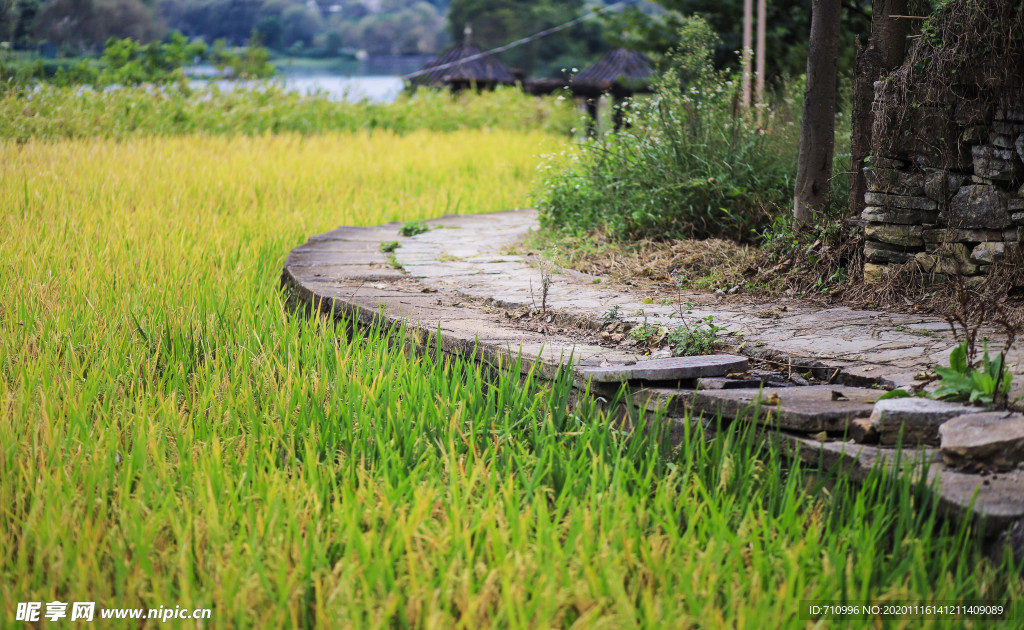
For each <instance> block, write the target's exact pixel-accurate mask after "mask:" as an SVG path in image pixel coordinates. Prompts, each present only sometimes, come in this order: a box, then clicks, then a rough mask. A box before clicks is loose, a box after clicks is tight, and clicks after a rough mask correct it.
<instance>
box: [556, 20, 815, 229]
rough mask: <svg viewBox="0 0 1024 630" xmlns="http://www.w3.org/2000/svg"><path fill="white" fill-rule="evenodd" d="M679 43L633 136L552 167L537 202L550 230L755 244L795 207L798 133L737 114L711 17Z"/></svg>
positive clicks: (643, 105) (639, 105)
mask: <svg viewBox="0 0 1024 630" xmlns="http://www.w3.org/2000/svg"><path fill="white" fill-rule="evenodd" d="M680 39H681V42H682V43H681V45H680V46H679V47H678V48H677V49H676V50H674V51H673V52H672V53H671V54H670V55H669V57H668V60H669V65H668V70H667V71H666V72H665V73H663V74H662V75H661V76H660V77H659V79H658V80H657V82H656V84H655V95H654V97H653V98H652V99H649V100H646V101H641V100H637V101H636V102H634V103H633V104H632V105H631V106H630V111H629V119H630V120H631V122H632V124H633V126H632V127H631V128H630V129H628V130H627V131H623V132H620V133H617V134H612V135H608V136H607V137H605V138H601V139H595V140H590V141H588V142H586V143H584V144H583V145H582V146H581V147H580V148H579V149H578V150H576V151H573V152H570V153H569V154H568V155H567V156H563V158H564V159H562V160H559V159H558V158H555V159H554V160H553V161H550V162H549V163H548V164H547V168H548V170H547V171H546V175H545V177H544V182H543V185H542V188H541V190H540V192H539V194H538V195H537V196H538V199H537V202H538V203H537V205H538V208H539V209H540V212H541V219H542V221H543V222H544V224H545V225H547V226H557V227H563V228H570V229H573V230H592V229H602V230H604V231H606V232H607V233H609V234H610V235H612V236H615V237H626V238H668V237H672V238H691V237H697V238H704V237H727V238H732V239H736V240H753V239H755V238H756V236H757V231H758V230H760V229H763V228H764V227H766V226H767V225H768V224H769V223H770V220H771V217H772V216H773V214H776V213H778V212H781V211H783V209H785V208H788V206H789V204H790V201H791V197H792V194H793V180H792V177H793V174H794V173H795V172H796V154H797V148H798V137H799V128H798V127H797V126H796V125H794V124H793V123H792V122H791V120H783V119H784V118H787V117H786V116H778V117H776V116H775V114H774V113H773V111H772V110H770V109H769V108H760V110H759V111H746V112H744V111H741V110H740V109H739V108H737V107H736V106H735V98H736V93H735V92H736V87H735V82H734V81H732V80H731V78H730V77H729V76H728V75H726V74H724V73H722V72H719V71H716V70H714V69H713V68H712V67H711V64H710V54H711V52H710V51H711V49H712V47H713V45H714V43H715V41H717V36H716V35H715V34H714V32H713V31H712V30H711V29H710V27H709V26H708V25H707V23H706V22H705V21H704V20H703V19H702V18H699V17H694V18H689V19H687V20H686V21H685V24H684V26H683V29H682V31H681V33H680ZM758 118H761V121H760V123H759V122H758Z"/></svg>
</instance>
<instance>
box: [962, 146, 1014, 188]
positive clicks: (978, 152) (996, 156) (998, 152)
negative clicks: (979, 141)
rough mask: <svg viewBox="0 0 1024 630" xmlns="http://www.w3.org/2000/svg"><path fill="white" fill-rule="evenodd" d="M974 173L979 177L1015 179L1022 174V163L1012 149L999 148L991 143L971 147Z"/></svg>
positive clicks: (1003, 179)
mask: <svg viewBox="0 0 1024 630" xmlns="http://www.w3.org/2000/svg"><path fill="white" fill-rule="evenodd" d="M971 158H972V159H973V162H974V174H975V175H978V176H979V177H985V178H988V179H994V180H1000V181H1016V180H1018V179H1020V178H1021V176H1022V175H1024V163H1022V162H1021V160H1020V156H1019V155H1017V152H1016V151H1014V150H1012V149H1001V148H999V147H996V146H992V145H980V146H979V145H975V146H973V147H971Z"/></svg>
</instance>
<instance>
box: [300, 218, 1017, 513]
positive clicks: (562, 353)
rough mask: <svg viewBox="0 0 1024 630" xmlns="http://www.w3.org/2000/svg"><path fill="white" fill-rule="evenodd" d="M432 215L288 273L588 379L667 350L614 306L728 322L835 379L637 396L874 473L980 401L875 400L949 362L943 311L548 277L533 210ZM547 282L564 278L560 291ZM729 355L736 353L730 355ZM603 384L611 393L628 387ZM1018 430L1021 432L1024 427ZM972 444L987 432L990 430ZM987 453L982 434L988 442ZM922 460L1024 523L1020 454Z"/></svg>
mask: <svg viewBox="0 0 1024 630" xmlns="http://www.w3.org/2000/svg"><path fill="white" fill-rule="evenodd" d="M428 224H429V225H430V227H431V228H432V229H431V230H430V231H428V232H426V233H423V234H420V235H417V236H414V237H402V236H400V234H399V228H400V227H401V225H402V224H400V223H391V224H387V225H382V226H377V227H341V228H338V229H337V230H334V231H332V232H328V233H325V234H321V235H318V236H314V237H312V238H311V239H310V240H309V242H307V243H306V244H304V245H302V246H300V247H298V248H296V249H295V250H293V251H292V253H291V255H289V257H288V260H287V262H286V263H285V268H284V273H283V277H282V282H283V283H284V284H285V286H287V287H290V289H291V290H292V291H293V292H294V294H295V296H296V297H297V298H298V299H300V300H302V301H305V302H307V303H310V304H314V305H316V306H318V307H319V308H321V309H324V310H333V311H334V312H335V313H337V314H348V315H351V316H353V317H356V318H358V319H359V321H361V322H363V323H366V324H369V323H371V322H373V321H375V320H380V319H382V318H383V320H384V321H385V322H388V323H390V324H392V325H403V324H404V325H406V326H407V331H408V332H409V333H410V334H411V335H413V336H414V337H416V338H418V339H419V340H421V341H422V340H425V339H426V338H427V337H432V336H433V335H434V334H435V333H437V332H440V339H441V346H442V349H443V350H444V351H445V352H448V353H451V354H457V355H462V356H470V355H473V354H474V353H475V356H476V357H477V358H478V359H480V360H483V361H487V362H490V363H492V364H495V365H511V364H512V362H514V361H515V360H516V358H517V357H519V356H521V357H522V359H523V362H522V364H523V369H524V370H525V369H529V366H530V365H533V364H536V365H537V368H538V369H539V370H540V373H541V374H542V375H544V376H552V375H554V373H555V372H556V370H557V369H558V367H559V366H560V365H565V364H569V363H570V362H571V363H572V364H573V367H574V374H575V378H576V383H577V385H578V386H580V387H583V386H585V385H586V384H587V383H588V381H590V379H591V377H592V376H593V375H595V374H615V375H617V376H616V377H615V378H614V379H603V378H602V379H595V380H621V378H620V377H622V374H621V372H622V371H623V370H626V371H628V370H629V369H630V366H632V365H633V364H636V363H638V362H639V363H640V365H636V367H635V368H632V369H634V370H637V369H641V368H643V367H644V364H643V361H645V360H649V359H657V358H659V355H655V356H653V357H652V356H644V355H643V353H642V352H641V351H639V350H638V349H636V348H634V347H629V346H625V345H622V344H621V343H619V342H617V341H615V339H614V338H613V339H608V335H607V334H606V335H605V336H604V337H602V335H601V331H600V328H601V325H602V323H603V322H602V317H603V315H604V314H605V313H607V312H608V311H609V310H610V309H612V308H613V307H618V313H620V314H621V316H622V317H621V318H622V320H624V321H626V322H630V323H633V324H638V323H641V322H643V321H648V322H651V323H653V322H655V321H657V322H661V323H664V324H665V325H666V326H669V327H675V326H678V325H679V324H681V323H682V320H681V319H680V318H681V317H686V318H689V321H690V322H693V321H696V318H702V317H705V316H707V315H712V316H713V317H714V322H715V324H716V325H719V326H724V327H725V328H726V329H727V330H728V331H729V333H730V335H729V337H728V339H729V341H730V343H731V344H732V345H733V347H732V348H731V349H730V351H732V352H734V353H737V354H741V355H745V356H746V357H750V358H752V359H755V360H759V362H760V364H761V365H763V366H766V367H774V368H775V369H776V371H778V372H781V373H782V374H783V375H784V377H783V380H786V378H785V377H792V379H793V380H800V377H799V376H794V374H797V375H798V374H799V373H806V372H807V371H811V372H812V373H813V374H814V375H815V376H816V377H817V378H818V379H820V381H821V382H825V383H826V384H824V385H815V386H809V387H776V386H777V385H789V384H790V383H778V382H775V381H772V380H771V378H772V377H771V376H764V375H760V376H759V375H758V374H757V373H756V372H755V371H751V372H750V373H749V374H744V375H742V376H740V375H731V376H734V378H727V377H724V376H723V375H722V374H721V373H720V372H714V375H713V376H712V373H711V372H706V373H703V376H704V377H705V378H703V379H700V378H697V377H696V376H695V375H698V372H699V370H698V371H696V372H695V371H693V370H689V371H687V370H683V371H681V372H677V373H676V374H677V375H679V376H694V378H692V379H680V380H676V382H665V381H661V382H656V383H650V382H647V383H644V382H640V381H634V382H633V383H632V387H631V390H632V395H633V398H634V400H635V401H636V402H637V403H638V404H641V405H643V406H645V407H647V408H650V409H664V410H666V411H667V412H668V413H669V415H670V416H674V417H679V418H682V417H684V415H685V414H686V413H687V412H688V411H689V412H692V413H693V414H694V415H699V414H704V415H713V414H715V413H722V414H723V417H726V418H732V417H737V416H745V417H748V418H749V419H751V420H754V421H759V422H763V423H769V424H772V425H773V426H777V427H779V428H780V429H783V432H782V433H780V434H779V436H780V437H781V439H783V440H784V441H785V442H786V444H787V445H788V447H789V448H791V449H792V452H793V454H794V455H798V456H801V457H804V458H806V459H808V461H812V462H815V463H817V462H818V460H819V458H821V457H822V456H823V455H824V456H826V459H827V460H828V461H830V462H834V463H837V465H838V464H841V465H843V466H844V467H845V468H846V469H847V470H849V471H851V473H853V474H861V475H863V474H866V470H867V469H868V468H870V466H871V465H873V464H874V463H875V462H876V461H880V460H885V459H886V458H889V457H891V455H892V454H893V452H894V451H893V449H892V448H891V445H892V443H894V442H895V441H896V439H898V438H899V435H900V430H901V429H902V430H903V431H904V432H905V434H906V435H905V437H906V436H910V437H913V438H914V439H915V440H917V443H920V444H922V445H929V444H930V445H934V446H937V445H938V444H939V426H940V425H941V424H942V423H943V422H945V421H946V420H949V419H950V418H953V417H956V416H962V415H964V414H967V413H971V412H977V411H979V410H978V409H976V408H960V409H954V411H953V412H950V411H949V410H948V409H945V410H928V411H936V413H938V414H939V415H938V416H935V415H934V414H933V415H928V414H925V415H924V416H922V415H921V413H922V412H921V410H920V409H918V408H916V407H914V405H915V404H918V403H920V404H924V405H925V406H927V405H929V404H930V402H929V401H921V400H919V399H915V400H914V401H911V402H909V403H907V402H901V401H898V400H894V401H885V403H886V405H890V407H886V409H887V411H886V412H885V413H884V414H882V413H880V412H879V411H878V410H876V406H875V401H876V400H877V398H878V397H879V396H880V395H881V394H882V393H883V391H882V390H880V389H871V388H870V386H871V385H876V384H882V385H885V386H889V387H891V386H914V385H917V384H918V381H915V379H914V376H915V375H916V374H919V373H921V372H923V371H925V370H927V369H928V368H929V367H931V366H932V365H934V364H936V363H943V364H944V363H945V362H946V361H947V357H948V354H949V351H950V350H951V348H952V347H953V346H954V343H955V342H954V340H953V339H952V336H951V335H950V333H949V330H948V326H947V325H946V323H945V322H943V321H942V320H939V319H936V318H931V317H927V316H913V315H899V314H890V313H883V312H877V311H860V310H853V309H849V308H845V307H838V308H818V307H814V306H808V305H807V304H805V303H801V302H799V301H796V300H788V301H781V302H779V301H774V302H758V301H757V300H755V299H752V298H750V297H749V296H721V295H709V294H703V293H683V294H682V295H680V296H678V297H679V299H678V300H676V299H675V297H676V296H673V299H672V300H671V301H670V302H671V303H665V304H662V303H661V297H662V296H659V298H658V299H657V300H653V301H652V300H651V299H650V298H651V296H649V295H644V294H641V293H639V292H635V291H631V290H626V289H623V288H621V287H614V286H610V285H609V284H606V283H605V282H601V281H600V279H598V278H595V277H593V276H588V275H585V274H580V273H577V272H571V271H565V272H559V271H557V270H556V272H554V273H550V274H545V273H543V272H542V271H541V270H540V269H539V268H537V267H536V266H533V265H531V264H530V261H529V260H528V258H527V257H526V256H523V255H519V254H517V253H515V252H516V248H515V245H516V244H517V243H518V242H519V241H520V240H521V239H522V238H523V237H524V236H525V235H526V234H527V233H528V232H529V231H530V230H531V229H534V228H535V227H536V214H535V213H534V212H533V211H528V210H521V211H509V212H503V213H498V214H491V215H475V216H446V217H441V218H439V219H435V220H433V221H429V222H428ZM391 241H398V243H399V247H398V248H397V249H395V250H394V252H393V253H390V254H389V253H384V252H382V251H381V247H380V246H381V243H385V242H391ZM545 277H547V278H549V279H550V284H549V286H548V288H547V292H546V295H545V294H544V293H545V291H544V284H545ZM687 302H689V303H692V306H690V307H688V310H689V311H690V312H689V313H686V312H684V313H682V314H681V313H680V308H679V304H680V303H687ZM542 304H543V305H544V306H545V307H546V308H545V309H543V312H542V309H541V306H542ZM665 356H667V353H662V354H661V355H660V357H665ZM1008 360H1009V362H1010V363H1011V364H1014V363H1016V364H1017V365H1024V354H1022V353H1021V352H1020V351H1018V350H1016V349H1015V350H1014V351H1013V352H1012V353H1011V356H1010V357H1009V359H1008ZM718 362H719V363H721V364H722V365H725V364H727V363H729V361H728V360H725V359H722V358H719V360H718ZM739 363H744V362H743V361H742V359H740V360H739ZM736 365H739V364H736ZM655 367H658V366H655V365H652V366H650V368H651V369H650V370H648V372H649V373H648V374H647V376H651V375H652V374H655V373H656V372H657V370H654V369H653V368H655ZM662 367H663V366H662ZM688 369H689V368H688ZM1015 369H1017V370H1019V369H1020V368H1019V367H1018V368H1015ZM670 380H675V379H674V378H673V379H670ZM751 384H753V385H755V386H761V385H766V386H765V387H763V388H759V387H755V388H750V387H749V385H751ZM593 386H594V387H595V388H596V389H597V390H599V391H600V388H617V387H618V384H617V383H606V384H600V383H594V384H593ZM1021 393H1024V378H1018V379H1017V380H1016V382H1015V383H1014V394H1015V395H1019V394H1021ZM894 403H895V404H894ZM944 404H945V403H939V405H940V406H941V405H944ZM908 405H909V406H910V408H909V409H906V407H907V406H908ZM878 407H879V409H881V408H883V407H884V405H882V404H881V403H879V405H878ZM900 414H903V415H900ZM936 417H939V419H938V420H935V419H934V418H936ZM922 418H924V419H922ZM989 420H990V419H989ZM968 424H969V423H968ZM1004 425H1005V426H1007V427H1018V428H1019V427H1021V426H1024V423H1020V422H1016V423H1014V422H1009V423H1004ZM894 427H895V429H894ZM971 430H973V429H971V427H967V428H966V429H965V431H971ZM942 439H947V438H946V436H945V435H943V438H942ZM948 439H950V440H955V439H961V438H954V437H952V436H951V437H950V438H948ZM971 439H974V440H975V441H977V438H976V435H975V436H974V437H972V438H971ZM1000 439H1001V440H1003V442H1006V443H1011V444H1016V445H1017V446H1015V447H1014V448H1011V449H1010V450H1011V451H1013V452H1019V451H1021V450H1022V449H1021V447H1020V444H1022V443H1024V442H1021V443H1018V442H1016V441H1014V440H1016V439H1017V438H1016V434H1013V435H1010V436H1008V437H1007V436H1002V437H1001V438H1000ZM961 441H962V439H961ZM985 448H986V447H985V445H984V444H983V445H982V446H981V447H977V448H975V451H977V452H981V451H984V449H985ZM979 449H980V450H979ZM961 451H963V449H962V448H961V450H960V451H957V453H958V456H959V454H960V453H961ZM913 457H916V458H917V459H919V460H920V459H924V460H927V461H929V462H931V469H930V474H931V475H932V476H933V477H937V478H939V479H940V480H941V487H942V498H943V502H944V504H945V505H946V507H947V508H949V509H950V510H951V511H952V512H954V513H957V514H964V513H966V511H967V510H968V506H970V505H971V500H972V498H973V495H974V492H975V490H977V491H978V497H977V500H976V502H975V503H974V508H973V509H974V510H975V511H977V512H981V513H984V514H985V515H986V516H987V517H988V519H987V520H988V523H989V527H990V528H991V530H992V531H999V530H1002V529H1005V528H1006V527H1008V526H1009V525H1010V524H1011V523H1013V522H1015V521H1019V520H1022V519H1024V470H1022V469H1021V468H1019V467H1015V466H1014V465H1013V464H1014V462H1012V461H1011V462H1010V464H1011V465H1010V466H1009V468H1012V470H1005V469H1006V468H1008V467H1007V466H1005V465H1004V466H1003V467H1002V468H1003V470H1001V471H1000V472H999V473H998V474H986V475H985V476H982V475H979V474H970V473H967V472H963V471H962V470H953V469H950V468H947V467H946V466H945V465H944V464H943V459H942V456H941V452H940V450H938V449H934V448H931V449H929V448H925V449H924V450H918V451H917V453H916V455H914V456H913ZM1004 463H1005V462H1004ZM960 464H962V461H960ZM858 471H859V473H858ZM1018 529H1020V528H1018Z"/></svg>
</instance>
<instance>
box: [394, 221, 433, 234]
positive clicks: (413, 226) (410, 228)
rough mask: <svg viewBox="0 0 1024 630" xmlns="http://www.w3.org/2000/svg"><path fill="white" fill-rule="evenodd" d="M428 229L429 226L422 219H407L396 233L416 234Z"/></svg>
mask: <svg viewBox="0 0 1024 630" xmlns="http://www.w3.org/2000/svg"><path fill="white" fill-rule="evenodd" d="M429 230H430V227H429V226H427V224H426V222H424V221H409V222H408V223H406V224H405V225H403V226H402V227H401V228H400V229H399V230H398V233H399V234H401V235H402V236H416V235H417V234H423V233H424V232H427V231H429Z"/></svg>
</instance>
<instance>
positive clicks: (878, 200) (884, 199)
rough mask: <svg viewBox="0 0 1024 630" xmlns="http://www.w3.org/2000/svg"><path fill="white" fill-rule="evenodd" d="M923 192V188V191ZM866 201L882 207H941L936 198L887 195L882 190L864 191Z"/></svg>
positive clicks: (928, 208)
mask: <svg viewBox="0 0 1024 630" xmlns="http://www.w3.org/2000/svg"><path fill="white" fill-rule="evenodd" d="M923 192H924V190H923V189H922V191H921V193H923ZM864 203H866V204H868V205H871V206H878V207H881V208H906V209H908V210H937V209H938V207H939V206H938V204H937V203H936V202H935V200H933V199H929V198H927V197H922V196H913V197H911V196H908V195H887V194H884V193H880V192H867V193H864Z"/></svg>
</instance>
